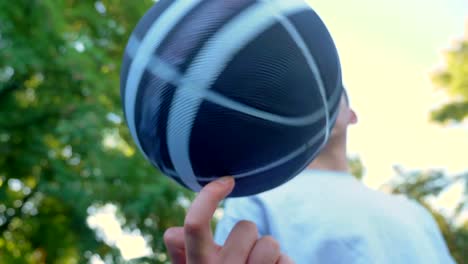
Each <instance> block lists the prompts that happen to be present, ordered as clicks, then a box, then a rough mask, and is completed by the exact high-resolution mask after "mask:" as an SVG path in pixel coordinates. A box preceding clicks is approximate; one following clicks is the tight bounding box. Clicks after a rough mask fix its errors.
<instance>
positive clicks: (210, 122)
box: [121, 0, 342, 197]
mask: <svg viewBox="0 0 468 264" xmlns="http://www.w3.org/2000/svg"><path fill="white" fill-rule="evenodd" d="M341 94H342V79H341V68H340V62H339V58H338V54H337V51H336V48H335V45H334V43H333V40H332V38H331V36H330V34H329V32H328V30H327V28H326V26H325V25H324V23H323V22H322V20H321V19H320V18H319V16H318V15H317V14H316V13H315V12H314V11H313V10H312V9H311V7H310V6H308V5H307V4H306V3H305V2H303V1H297V0H287V1H286V0H265V1H261V0H260V1H254V0H160V1H158V2H157V3H156V4H155V5H154V6H153V7H152V8H151V9H150V10H149V11H148V12H147V13H146V14H145V15H144V17H143V18H142V19H141V21H140V22H139V23H138V25H137V26H136V28H135V30H134V31H133V33H132V35H131V36H130V39H129V41H128V44H127V48H126V50H125V55H124V59H123V65H122V72H121V95H122V102H123V107H124V113H125V117H126V121H127V124H128V127H129V129H130V132H131V135H132V137H133V138H134V140H135V142H136V145H137V146H138V148H139V149H140V150H141V152H142V153H143V154H144V155H145V157H146V158H147V159H148V160H149V161H150V162H151V163H152V164H153V165H154V166H156V167H157V168H159V170H161V171H162V172H163V173H164V174H165V175H167V176H169V177H171V178H172V179H174V180H175V181H177V182H178V183H180V184H181V185H183V186H185V187H187V188H189V189H191V190H194V191H199V190H200V189H201V188H202V187H203V186H204V185H206V184H207V183H209V182H210V181H212V180H215V179H217V178H218V177H221V176H226V175H231V176H234V177H235V178H236V187H235V189H234V191H233V192H232V193H231V194H230V196H231V197H237V196H246V195H252V194H256V193H260V192H263V191H266V190H269V189H272V188H274V187H276V186H279V185H281V184H283V183H285V182H286V181H288V180H290V179H291V178H292V177H294V176H295V175H297V174H298V173H299V172H300V171H302V170H303V169H304V168H305V167H306V166H307V164H308V163H309V162H311V161H312V160H313V158H314V157H315V156H316V155H317V153H318V152H319V151H320V149H321V148H322V147H323V146H324V144H325V143H326V142H327V139H328V137H329V135H330V131H331V128H332V127H333V125H334V123H335V119H336V116H337V113H338V105H339V101H340V98H341Z"/></svg>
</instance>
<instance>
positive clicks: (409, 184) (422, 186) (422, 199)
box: [385, 167, 468, 264]
mask: <svg viewBox="0 0 468 264" xmlns="http://www.w3.org/2000/svg"><path fill="white" fill-rule="evenodd" d="M395 171H396V173H397V177H395V178H394V179H393V180H392V181H391V182H390V183H389V184H388V185H387V186H385V188H386V189H388V190H390V192H392V193H394V194H404V195H406V196H407V197H409V198H412V199H414V200H415V201H417V202H419V203H420V204H421V205H423V206H424V207H425V208H426V209H427V210H428V211H429V212H430V213H431V214H432V216H433V217H434V219H435V220H436V222H437V224H438V225H439V228H440V230H441V232H442V235H443V236H444V239H445V241H446V243H447V246H448V247H449V249H450V252H451V254H452V256H453V257H454V258H455V259H456V261H457V263H459V264H465V263H468V219H464V220H463V219H462V214H463V212H464V211H466V210H467V209H468V201H467V199H461V201H459V204H458V205H456V207H455V208H456V209H455V212H454V213H453V214H450V215H444V214H443V213H442V212H440V211H438V210H436V209H435V208H433V207H432V206H431V202H430V200H431V198H435V197H437V196H438V195H439V194H440V193H442V192H444V191H450V187H452V186H453V185H455V184H457V183H459V182H461V183H464V184H465V185H467V184H468V173H465V174H460V175H455V176H448V175H446V174H445V173H444V172H443V171H440V170H428V171H405V170H403V169H402V168H401V167H395ZM467 195H468V186H466V188H465V195H464V196H465V197H467ZM459 219H462V222H461V223H457V221H456V220H459Z"/></svg>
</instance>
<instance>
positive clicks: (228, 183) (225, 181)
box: [214, 176, 235, 195]
mask: <svg viewBox="0 0 468 264" xmlns="http://www.w3.org/2000/svg"><path fill="white" fill-rule="evenodd" d="M214 183H215V184H218V185H220V186H222V188H223V189H224V190H225V193H226V194H225V195H228V194H229V193H231V192H232V190H233V189H234V185H235V179H234V177H232V176H225V177H221V178H219V179H217V180H216V181H214Z"/></svg>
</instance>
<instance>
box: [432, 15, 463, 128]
mask: <svg viewBox="0 0 468 264" xmlns="http://www.w3.org/2000/svg"><path fill="white" fill-rule="evenodd" d="M466 27H467V33H466V35H465V38H464V39H461V40H459V41H456V42H454V44H453V46H452V47H451V48H450V49H449V50H447V51H446V52H445V54H444V55H445V67H444V68H442V69H440V70H439V71H436V72H435V73H434V74H433V75H432V79H433V81H434V84H435V85H436V86H438V87H439V88H440V89H443V90H444V91H445V92H447V94H448V95H449V96H450V98H451V99H452V101H451V102H449V103H447V104H445V105H443V106H442V107H440V108H439V109H437V110H435V111H433V112H432V119H433V120H434V121H436V122H439V123H446V122H448V121H453V122H462V121H463V120H464V119H465V118H466V117H468V22H467V26H466Z"/></svg>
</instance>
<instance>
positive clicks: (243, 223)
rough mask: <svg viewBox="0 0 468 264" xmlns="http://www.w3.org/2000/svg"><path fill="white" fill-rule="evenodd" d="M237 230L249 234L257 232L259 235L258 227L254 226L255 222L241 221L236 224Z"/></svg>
mask: <svg viewBox="0 0 468 264" xmlns="http://www.w3.org/2000/svg"><path fill="white" fill-rule="evenodd" d="M236 226H237V228H239V229H244V230H247V231H249V232H252V233H253V232H255V233H257V225H256V224H254V223H253V222H250V221H247V220H241V221H239V222H238V223H237V224H236Z"/></svg>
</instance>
